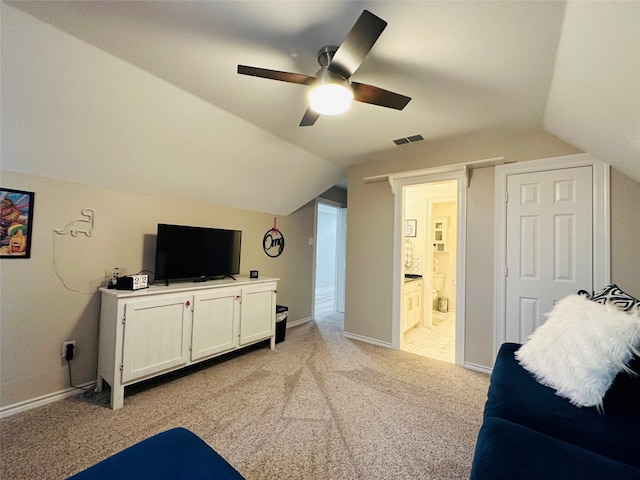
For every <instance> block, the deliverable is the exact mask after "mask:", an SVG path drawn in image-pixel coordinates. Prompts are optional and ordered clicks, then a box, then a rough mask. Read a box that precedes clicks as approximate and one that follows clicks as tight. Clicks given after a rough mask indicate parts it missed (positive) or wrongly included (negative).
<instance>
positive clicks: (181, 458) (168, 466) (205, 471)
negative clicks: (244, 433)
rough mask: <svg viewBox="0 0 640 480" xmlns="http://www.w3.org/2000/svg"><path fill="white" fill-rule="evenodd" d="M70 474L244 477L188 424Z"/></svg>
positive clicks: (81, 479)
mask: <svg viewBox="0 0 640 480" xmlns="http://www.w3.org/2000/svg"><path fill="white" fill-rule="evenodd" d="M70 478H71V479H74V480H89V479H91V480H99V479H105V480H106V479H115V478H118V479H127V478H132V479H133V478H135V479H136V480H147V479H149V480H150V479H154V480H160V479H166V480H181V479H184V480H186V479H190V480H199V479H207V480H214V479H215V480H236V479H242V478H243V477H242V475H240V474H239V473H238V472H237V471H236V470H235V469H234V468H233V467H232V466H231V465H229V464H228V463H227V462H226V460H225V459H224V458H222V457H221V456H220V455H218V454H217V453H216V451H215V450H213V449H212V448H211V447H210V446H209V445H207V444H206V443H204V441H203V440H202V439H201V438H200V437H198V436H197V435H195V434H194V433H192V432H190V431H189V430H187V429H185V428H173V429H171V430H167V431H166V432H162V433H158V434H157V435H154V436H153V437H150V438H147V439H146V440H143V441H142V442H140V443H136V444H135V445H133V446H131V447H129V448H126V449H125V450H122V451H121V452H118V453H116V454H115V455H113V456H111V457H109V458H107V459H105V460H103V461H101V462H100V463H97V464H95V465H93V466H92V467H89V468H87V469H86V470H83V471H82V472H79V473H77V474H75V475H73V476H72V477H70Z"/></svg>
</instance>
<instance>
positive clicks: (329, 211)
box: [316, 204, 338, 289]
mask: <svg viewBox="0 0 640 480" xmlns="http://www.w3.org/2000/svg"><path fill="white" fill-rule="evenodd" d="M337 222H338V215H337V211H336V209H335V208H333V207H328V206H326V205H323V204H319V205H318V228H317V237H316V289H321V288H329V287H335V285H336V248H337V242H336V240H337V226H338V223H337Z"/></svg>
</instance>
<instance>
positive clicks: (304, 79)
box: [238, 65, 315, 85]
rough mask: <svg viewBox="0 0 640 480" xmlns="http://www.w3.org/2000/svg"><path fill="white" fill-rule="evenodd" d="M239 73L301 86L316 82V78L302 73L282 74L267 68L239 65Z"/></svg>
mask: <svg viewBox="0 0 640 480" xmlns="http://www.w3.org/2000/svg"><path fill="white" fill-rule="evenodd" d="M238 73H239V74H241V75H250V76H252V77H260V78H268V79H270V80H279V81H281V82H289V83H299V84H301V85H309V84H311V82H313V81H314V80H315V77H310V76H309V75H302V74H301V73H289V72H280V71H278V70H269V69H267V68H258V67H249V66H247V65H238Z"/></svg>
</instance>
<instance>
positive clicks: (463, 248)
mask: <svg viewBox="0 0 640 480" xmlns="http://www.w3.org/2000/svg"><path fill="white" fill-rule="evenodd" d="M462 167H463V165H458V167H457V170H450V169H449V170H447V171H442V170H441V169H433V170H419V171H416V172H420V175H416V176H408V175H407V173H408V172H407V173H405V174H402V175H401V176H398V177H395V176H394V177H389V182H390V183H391V182H393V183H392V185H391V186H392V191H393V192H394V195H395V198H394V225H393V229H394V230H393V231H394V237H393V275H392V277H393V278H392V281H393V288H392V295H393V297H392V302H391V308H392V321H391V329H392V332H391V344H392V346H393V348H395V349H399V348H400V323H401V322H400V320H401V319H400V317H401V315H402V312H401V305H402V301H401V295H402V292H401V285H402V282H401V279H402V276H403V262H402V261H401V260H402V242H403V237H402V233H403V231H404V230H403V228H402V225H403V216H404V192H403V189H404V187H407V186H410V185H420V184H423V183H433V182H442V181H448V180H457V181H458V186H457V205H458V214H457V216H458V225H457V227H458V228H457V230H458V235H457V248H456V251H457V261H456V339H455V345H456V347H455V363H456V365H464V345H465V338H464V335H465V318H466V269H467V268H466V265H467V264H466V262H467V184H468V183H467V181H468V177H467V175H465V171H464V169H463V168H462ZM431 171H432V172H434V173H428V172H431Z"/></svg>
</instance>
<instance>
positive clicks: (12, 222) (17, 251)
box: [0, 187, 34, 258]
mask: <svg viewBox="0 0 640 480" xmlns="http://www.w3.org/2000/svg"><path fill="white" fill-rule="evenodd" d="M33 197H34V193H33V192H25V191H23V190H13V189H10V188H2V187H0V207H1V208H2V210H1V213H0V258H29V257H30V256H31V231H32V222H33Z"/></svg>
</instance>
